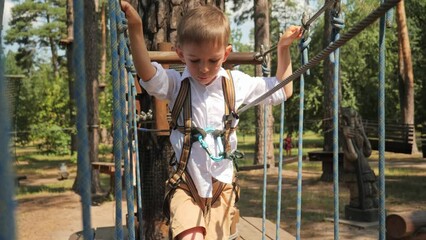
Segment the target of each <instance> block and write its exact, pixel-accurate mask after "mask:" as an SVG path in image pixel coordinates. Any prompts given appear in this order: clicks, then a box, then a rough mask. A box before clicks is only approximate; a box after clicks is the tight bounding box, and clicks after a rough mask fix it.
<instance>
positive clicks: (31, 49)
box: [4, 0, 66, 73]
mask: <svg viewBox="0 0 426 240" xmlns="http://www.w3.org/2000/svg"><path fill="white" fill-rule="evenodd" d="M65 3H66V1H65V0H43V1H41V0H25V1H21V2H20V3H18V4H16V5H15V6H14V7H13V8H12V19H11V21H10V23H9V24H10V28H9V29H8V31H7V32H6V35H5V37H4V38H5V43H6V44H18V53H17V55H16V60H17V63H18V65H19V66H21V67H22V69H24V70H25V72H26V73H30V71H31V70H32V68H33V67H34V63H35V61H40V60H41V59H36V56H37V55H38V54H40V52H39V50H40V49H42V48H44V47H49V48H50V51H51V54H52V55H54V53H56V51H57V49H58V48H59V47H60V45H59V43H60V40H61V39H62V37H63V34H65V33H66V24H65V23H66V15H65ZM52 64H55V65H57V63H56V62H53V63H52Z"/></svg>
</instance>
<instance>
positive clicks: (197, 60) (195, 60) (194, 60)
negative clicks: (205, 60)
mask: <svg viewBox="0 0 426 240" xmlns="http://www.w3.org/2000/svg"><path fill="white" fill-rule="evenodd" d="M189 61H190V62H192V63H197V62H199V61H200V60H199V59H191V60H189Z"/></svg>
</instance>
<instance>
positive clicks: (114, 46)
mask: <svg viewBox="0 0 426 240" xmlns="http://www.w3.org/2000/svg"><path fill="white" fill-rule="evenodd" d="M109 6H110V8H109V16H110V29H111V31H110V32H111V59H112V66H111V67H112V81H113V82H112V83H113V84H112V85H113V86H112V87H113V88H112V89H113V91H112V92H113V113H114V142H113V150H114V163H115V169H121V159H122V156H123V153H122V146H123V144H122V138H123V137H122V131H121V128H120V126H122V119H121V113H120V109H121V106H120V76H119V74H120V73H119V71H118V69H119V55H118V34H117V15H118V13H119V11H120V7H119V6H118V2H117V1H116V0H109ZM114 177H115V239H117V240H121V239H123V226H122V222H123V219H122V209H121V201H122V187H121V171H115V175H114Z"/></svg>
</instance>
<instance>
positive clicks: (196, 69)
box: [176, 42, 232, 85]
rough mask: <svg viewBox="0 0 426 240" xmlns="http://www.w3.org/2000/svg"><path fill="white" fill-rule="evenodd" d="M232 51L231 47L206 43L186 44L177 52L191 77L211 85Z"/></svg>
mask: <svg viewBox="0 0 426 240" xmlns="http://www.w3.org/2000/svg"><path fill="white" fill-rule="evenodd" d="M231 49H232V47H231V46H226V47H225V46H223V45H221V44H212V43H209V42H205V43H187V44H184V45H183V46H180V47H178V48H177V49H176V52H177V54H178V56H179V58H180V59H181V60H182V62H183V63H185V64H186V66H187V67H188V70H189V73H191V76H192V77H193V78H194V79H195V80H197V81H198V82H199V83H201V84H203V85H209V84H210V83H211V82H212V81H213V80H214V79H215V78H216V76H217V73H218V72H219V70H220V67H221V66H222V63H223V62H225V61H226V59H227V58H228V56H229V53H230V52H231Z"/></svg>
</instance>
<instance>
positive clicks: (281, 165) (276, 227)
mask: <svg viewBox="0 0 426 240" xmlns="http://www.w3.org/2000/svg"><path fill="white" fill-rule="evenodd" d="M284 113H285V101H283V102H282V103H281V116H280V119H281V120H280V150H279V161H278V196H277V221H276V224H275V236H276V237H275V239H280V230H281V227H280V223H281V193H282V178H283V176H282V170H283V138H284V137H283V136H284Z"/></svg>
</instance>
